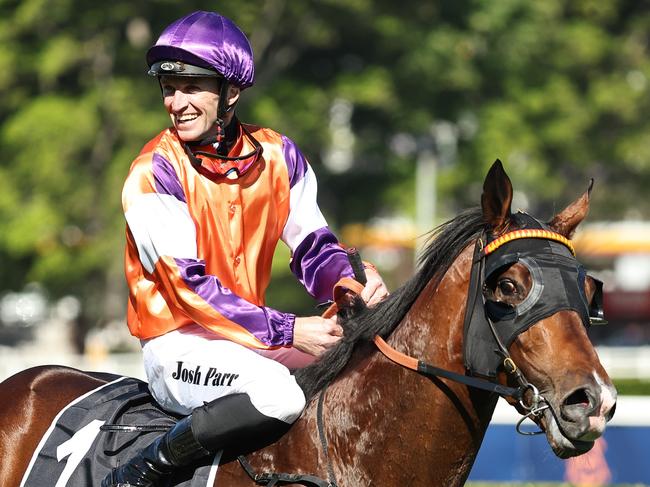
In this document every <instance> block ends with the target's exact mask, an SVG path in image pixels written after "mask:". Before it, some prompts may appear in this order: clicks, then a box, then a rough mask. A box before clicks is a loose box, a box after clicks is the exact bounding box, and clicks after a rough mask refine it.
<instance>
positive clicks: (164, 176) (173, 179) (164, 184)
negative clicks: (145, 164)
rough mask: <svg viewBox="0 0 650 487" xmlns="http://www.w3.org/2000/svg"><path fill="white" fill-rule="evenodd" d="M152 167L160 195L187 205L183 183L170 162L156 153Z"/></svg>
mask: <svg viewBox="0 0 650 487" xmlns="http://www.w3.org/2000/svg"><path fill="white" fill-rule="evenodd" d="M151 166H152V168H153V177H154V181H155V183H156V191H157V192H158V193H160V194H168V195H171V196H174V197H175V198H176V199H177V200H179V201H182V202H183V203H187V199H186V198H185V192H184V191H183V187H182V186H181V182H180V180H179V179H178V175H177V174H176V171H174V168H173V167H172V165H171V164H170V163H169V161H168V160H167V159H165V158H164V157H163V156H161V155H160V154H158V153H154V154H153V157H152V160H151Z"/></svg>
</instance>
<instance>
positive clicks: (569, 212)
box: [548, 178, 594, 238]
mask: <svg viewBox="0 0 650 487" xmlns="http://www.w3.org/2000/svg"><path fill="white" fill-rule="evenodd" d="M593 187H594V180H593V178H592V179H591V180H590V181H589V187H588V188H587V191H585V192H584V193H583V194H582V196H580V198H578V199H577V200H575V201H574V202H573V203H571V204H570V205H569V206H567V207H566V208H565V209H564V210H562V211H561V212H560V213H558V214H557V215H555V216H554V217H553V219H552V220H551V221H550V222H548V225H549V226H550V227H551V229H552V230H553V231H555V232H557V233H559V234H560V235H564V236H565V237H566V238H571V235H573V232H574V231H575V229H576V228H577V226H578V225H579V224H580V222H581V221H582V220H584V219H585V217H586V216H587V213H589V195H590V194H591V188H593Z"/></svg>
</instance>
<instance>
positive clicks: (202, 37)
mask: <svg viewBox="0 0 650 487" xmlns="http://www.w3.org/2000/svg"><path fill="white" fill-rule="evenodd" d="M147 64H148V65H149V67H150V70H149V74H151V75H154V76H157V75H160V74H174V75H181V76H209V75H210V74H212V75H214V71H216V72H217V73H219V74H220V75H222V76H223V77H224V78H225V79H226V80H228V81H229V82H230V83H232V84H233V85H235V86H238V87H239V88H241V89H244V88H248V87H249V86H252V85H253V82H254V78H255V65H254V63H253V50H252V49H251V45H250V43H249V42H248V39H247V38H246V35H244V33H243V32H242V31H241V30H240V29H239V27H237V26H236V25H235V24H234V22H232V21H231V20H230V19H228V18H226V17H224V16H223V15H219V14H218V13H215V12H203V11H199V12H193V13H191V14H189V15H187V16H185V17H183V18H181V19H178V20H177V21H175V22H173V23H172V24H170V25H169V26H168V27H167V28H166V29H165V30H164V31H163V33H162V34H161V35H160V37H159V38H158V41H157V42H156V44H155V45H154V46H153V47H152V48H151V49H149V51H148V52H147ZM206 69H207V71H206Z"/></svg>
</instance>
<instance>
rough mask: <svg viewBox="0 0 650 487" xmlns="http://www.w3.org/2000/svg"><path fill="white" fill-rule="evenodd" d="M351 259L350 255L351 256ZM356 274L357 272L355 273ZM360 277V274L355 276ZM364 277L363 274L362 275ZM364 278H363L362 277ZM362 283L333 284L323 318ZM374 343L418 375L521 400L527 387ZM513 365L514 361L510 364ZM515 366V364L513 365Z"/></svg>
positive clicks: (381, 342)
mask: <svg viewBox="0 0 650 487" xmlns="http://www.w3.org/2000/svg"><path fill="white" fill-rule="evenodd" d="M351 260H352V257H351ZM357 274H358V273H357ZM357 277H360V276H357ZM364 278H365V276H364ZM363 280H365V279H363ZM363 288H364V284H362V283H361V282H359V281H357V280H355V279H352V278H351V277H343V278H341V279H340V280H339V281H338V282H337V283H336V284H335V285H334V292H333V298H334V300H333V302H332V304H331V305H330V306H329V308H327V309H326V310H325V312H324V313H323V314H322V316H323V318H331V317H332V316H334V315H335V314H336V313H337V312H338V310H339V309H340V306H342V304H341V303H342V300H343V298H344V296H345V295H346V294H347V293H348V292H351V293H353V294H357V295H360V294H361V291H363ZM374 343H375V345H376V346H377V348H378V349H379V351H380V352H381V353H382V354H384V356H386V357H387V358H388V359H389V360H391V361H392V362H394V363H396V364H398V365H401V366H402V367H405V368H407V369H410V370H413V371H415V372H417V373H418V374H420V375H423V376H425V377H429V378H432V377H444V378H446V379H450V380H453V381H455V382H459V383H461V384H465V385H467V386H470V387H474V388H477V389H483V390H486V391H489V392H494V393H496V394H499V395H500V396H503V397H511V398H513V399H515V401H518V402H521V401H522V399H523V396H524V393H525V392H526V390H527V389H528V388H529V387H525V386H519V387H516V388H515V387H508V386H504V385H501V384H497V383H494V382H490V381H488V380H485V379H480V378H478V377H472V376H468V375H462V374H458V373H456V372H451V371H449V370H445V369H441V368H439V367H436V366H434V365H431V364H428V363H426V362H423V361H422V360H418V359H417V358H415V357H411V356H409V355H406V354H404V353H402V352H399V351H398V350H395V349H394V348H393V347H391V346H390V345H389V344H388V343H386V341H385V340H384V339H383V338H382V337H380V336H379V335H376V336H375V338H374ZM512 365H514V363H513V364H512ZM515 367H516V366H515Z"/></svg>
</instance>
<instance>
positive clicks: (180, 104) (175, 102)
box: [169, 90, 188, 113]
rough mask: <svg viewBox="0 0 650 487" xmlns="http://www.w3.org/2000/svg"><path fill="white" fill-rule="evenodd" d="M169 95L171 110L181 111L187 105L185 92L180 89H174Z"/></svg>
mask: <svg viewBox="0 0 650 487" xmlns="http://www.w3.org/2000/svg"><path fill="white" fill-rule="evenodd" d="M169 96H171V104H170V106H171V109H172V112H174V113H178V112H181V111H182V110H183V109H185V107H187V105H188V98H187V94H186V93H183V91H182V90H174V93H173V94H172V95H169Z"/></svg>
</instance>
